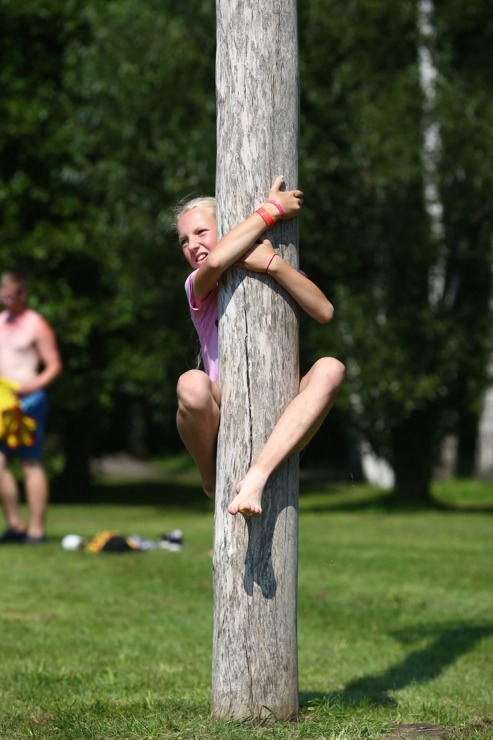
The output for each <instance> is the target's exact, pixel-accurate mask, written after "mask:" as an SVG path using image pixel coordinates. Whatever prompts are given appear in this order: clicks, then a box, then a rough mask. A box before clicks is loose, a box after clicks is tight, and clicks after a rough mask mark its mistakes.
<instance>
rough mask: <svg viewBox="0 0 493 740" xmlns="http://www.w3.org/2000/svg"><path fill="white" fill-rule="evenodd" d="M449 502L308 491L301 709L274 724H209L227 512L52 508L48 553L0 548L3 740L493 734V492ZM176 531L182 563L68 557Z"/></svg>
mask: <svg viewBox="0 0 493 740" xmlns="http://www.w3.org/2000/svg"><path fill="white" fill-rule="evenodd" d="M435 493H436V497H437V500H439V501H440V502H441V503H442V504H443V505H444V507H443V508H439V507H436V508H432V509H418V508H416V509H407V510H403V509H400V508H393V507H391V506H389V501H388V498H387V496H386V495H385V494H384V493H382V492H380V491H378V490H375V489H371V488H370V487H367V486H358V485H343V484H341V485H334V484H333V485H323V484H320V485H314V484H310V486H307V485H303V486H302V493H301V496H300V547H299V589H298V652H299V684H300V705H301V709H300V716H299V719H298V721H297V722H293V723H282V722H279V723H274V724H271V723H263V724H255V723H246V724H239V723H235V722H231V721H214V720H212V719H211V718H210V716H209V707H210V690H211V689H210V687H211V652H212V560H211V550H212V538H213V510H212V505H211V504H210V503H209V502H208V501H207V500H206V498H205V497H203V496H202V495H201V494H200V492H199V491H198V489H197V486H196V485H195V483H193V482H188V483H187V482H186V481H185V482H184V481H183V480H179V479H176V480H172V479H171V480H170V481H162V482H156V481H154V482H145V481H141V482H139V481H134V482H130V483H125V482H122V481H120V482H118V481H116V482H113V483H112V484H110V483H108V482H107V483H105V484H100V485H99V486H97V487H96V489H95V491H94V493H93V496H92V499H91V502H90V503H89V504H88V505H85V506H75V505H73V506H67V505H57V504H52V505H51V507H50V511H49V535H50V541H49V542H48V543H47V544H46V545H41V546H34V547H29V546H23V545H9V546H2V547H1V548H0V566H1V574H2V575H1V578H2V597H1V602H0V620H1V632H0V641H1V653H0V737H1V738H6V739H7V738H8V739H9V740H14V739H16V738H46V739H49V740H51V739H52V738H53V739H59V738H60V739H61V738H67V739H69V740H79V739H82V738H88V739H89V738H90V739H91V740H99V739H101V740H110V739H113V738H125V739H128V740H144V739H147V738H249V737H269V738H327V739H329V738H330V739H332V738H334V739H336V738H337V739H339V740H352V739H353V738H354V739H356V738H380V737H382V738H398V737H403V738H409V737H427V736H428V737H447V738H452V737H453V738H462V737H467V738H469V737H478V738H491V737H493V486H487V485H486V484H478V483H474V482H470V481H462V482H461V481H458V482H455V483H450V484H442V485H441V486H440V487H437V488H436V490H435ZM447 507H449V508H447ZM175 528H180V529H181V530H182V531H183V534H184V538H185V548H184V549H183V551H181V552H176V553H174V552H168V551H166V550H152V551H149V552H145V553H138V554H134V553H130V554H127V553H118V554H108V553H107V554H89V553H87V552H84V551H76V552H66V551H64V550H63V549H62V548H61V546H60V540H61V538H62V537H63V535H65V534H67V533H72V532H73V533H77V534H81V535H84V536H92V535H94V534H96V533H98V532H100V531H102V530H106V529H111V530H115V531H118V532H120V533H124V534H138V535H141V536H142V537H146V538H151V539H155V538H157V537H159V535H161V534H163V533H165V532H169V531H171V530H172V529H175ZM426 727H427V728H428V729H427V730H426V731H425V729H424V728H426Z"/></svg>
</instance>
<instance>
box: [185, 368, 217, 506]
mask: <svg viewBox="0 0 493 740" xmlns="http://www.w3.org/2000/svg"><path fill="white" fill-rule="evenodd" d="M177 396H178V412H177V415H176V424H177V427H178V433H179V435H180V437H181V439H182V441H183V444H184V445H185V447H186V448H187V450H188V452H189V453H190V455H191V456H192V458H193V459H194V461H195V464H196V465H197V468H198V470H199V473H200V478H201V481H202V488H203V489H204V491H205V493H206V494H207V496H209V498H214V493H215V488H216V447H217V433H218V430H219V419H220V406H221V393H220V391H219V387H218V385H217V384H216V383H214V382H213V381H212V380H211V379H210V378H209V377H208V376H207V375H206V373H204V372H202V370H189V371H188V372H186V373H184V374H183V375H182V376H181V377H180V378H179V380H178V386H177Z"/></svg>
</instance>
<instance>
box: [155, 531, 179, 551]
mask: <svg viewBox="0 0 493 740" xmlns="http://www.w3.org/2000/svg"><path fill="white" fill-rule="evenodd" d="M157 546H158V547H159V548H160V549H161V550H168V551H169V552H180V550H183V548H184V547H185V543H184V542H183V532H182V531H181V530H180V529H174V530H173V531H172V532H170V533H169V534H163V535H161V537H160V538H159V540H158V543H157Z"/></svg>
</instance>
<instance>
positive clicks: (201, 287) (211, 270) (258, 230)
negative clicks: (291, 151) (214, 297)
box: [193, 177, 303, 301]
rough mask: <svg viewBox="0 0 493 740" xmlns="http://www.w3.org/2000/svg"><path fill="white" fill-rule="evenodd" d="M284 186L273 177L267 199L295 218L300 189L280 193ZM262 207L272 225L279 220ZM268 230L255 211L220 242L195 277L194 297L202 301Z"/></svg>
mask: <svg viewBox="0 0 493 740" xmlns="http://www.w3.org/2000/svg"><path fill="white" fill-rule="evenodd" d="M283 184H284V178H283V177H278V178H276V180H275V181H274V184H273V186H272V188H271V189H270V191H269V195H268V196H267V200H275V201H277V202H278V203H279V204H280V206H281V208H282V209H283V211H284V215H283V218H285V219H288V218H294V217H295V216H297V215H298V214H299V212H300V210H301V204H302V202H303V200H302V199H303V193H302V192H301V190H288V191H283V190H281V187H282V186H283ZM262 207H263V208H264V209H265V210H266V211H267V213H268V215H270V216H271V217H272V219H273V220H274V221H275V222H277V221H279V219H280V218H281V213H280V211H279V210H278V208H277V207H276V206H275V205H273V204H272V203H264V204H263V206H262ZM267 228H269V227H268V225H267V223H266V222H265V221H264V219H263V218H262V216H260V215H259V214H258V213H257V212H255V213H254V214H252V215H251V216H249V217H248V218H247V219H245V221H242V222H241V223H240V224H238V226H235V227H234V228H233V229H231V231H229V232H228V233H227V234H226V235H225V236H224V237H223V238H222V239H220V240H219V242H218V243H217V244H216V246H215V247H214V249H212V250H211V251H210V252H209V254H208V256H207V259H206V260H205V262H204V263H203V264H202V265H201V266H200V268H199V270H198V272H197V274H196V276H195V278H194V283H193V292H194V296H195V297H196V298H197V299H198V300H199V301H202V300H203V299H204V298H205V297H206V296H207V295H208V294H209V293H210V291H211V290H212V289H213V288H214V286H215V285H216V283H217V282H218V280H219V278H220V277H221V275H222V274H223V272H225V271H226V270H227V269H228V267H231V265H233V264H234V263H235V262H236V261H237V260H238V259H239V258H240V257H241V256H242V255H243V254H244V253H245V252H246V251H247V250H248V249H249V248H250V247H251V246H252V244H254V243H255V242H256V241H257V240H258V238H259V237H260V236H261V235H262V234H263V233H264V232H265V231H266V230H267Z"/></svg>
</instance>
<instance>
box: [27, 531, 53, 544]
mask: <svg viewBox="0 0 493 740" xmlns="http://www.w3.org/2000/svg"><path fill="white" fill-rule="evenodd" d="M47 541H48V540H47V539H46V536H45V535H44V534H43V535H41V537H35V535H33V534H26V535H25V537H24V544H25V545H41V544H42V543H43V542H47Z"/></svg>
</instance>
